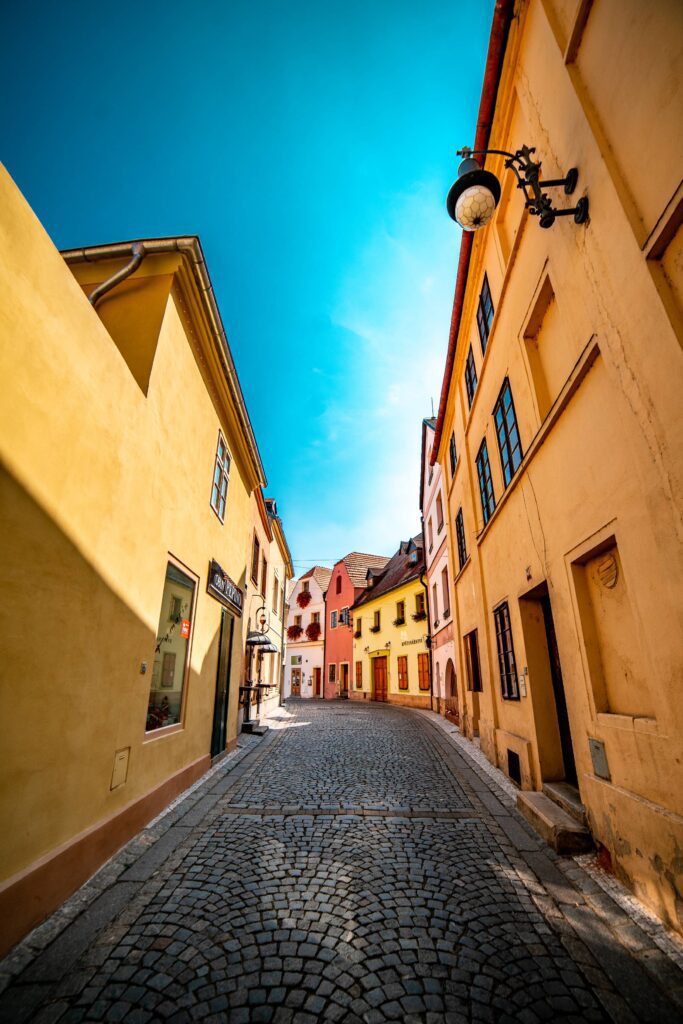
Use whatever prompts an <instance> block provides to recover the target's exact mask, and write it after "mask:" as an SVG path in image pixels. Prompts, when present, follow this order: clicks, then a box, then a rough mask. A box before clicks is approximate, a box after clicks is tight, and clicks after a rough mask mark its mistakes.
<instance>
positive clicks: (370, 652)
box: [349, 536, 431, 708]
mask: <svg viewBox="0 0 683 1024" xmlns="http://www.w3.org/2000/svg"><path fill="white" fill-rule="evenodd" d="M424 568H425V565H424V551H423V548H422V537H421V536H418V537H414V538H413V539H412V540H409V541H406V542H403V541H402V542H401V545H400V547H399V549H398V551H397V552H396V554H395V555H393V556H392V557H391V558H390V559H389V561H388V562H387V564H386V565H385V567H384V568H383V569H368V574H367V580H368V585H367V589H366V590H365V591H364V593H363V594H362V595H361V597H360V598H359V599H358V600H357V601H356V603H355V604H354V606H353V608H352V609H351V612H352V614H353V673H352V678H351V684H350V686H349V697H350V698H351V699H352V700H377V701H384V702H388V703H389V704H406V705H408V706H409V707H424V708H428V707H429V706H430V694H431V672H430V664H429V649H428V646H427V637H428V634H429V621H428V618H427V605H426V600H425V588H424V585H423V583H422V579H421V577H422V575H423V574H424Z"/></svg>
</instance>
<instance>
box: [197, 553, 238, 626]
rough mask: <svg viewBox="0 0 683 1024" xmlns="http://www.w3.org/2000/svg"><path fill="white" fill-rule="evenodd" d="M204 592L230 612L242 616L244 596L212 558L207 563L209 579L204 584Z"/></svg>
mask: <svg viewBox="0 0 683 1024" xmlns="http://www.w3.org/2000/svg"><path fill="white" fill-rule="evenodd" d="M206 592H207V594H211V596H212V597H215V598H216V600H217V601H220V602H221V604H224V605H225V607H226V608H229V609H230V611H232V612H237V614H238V615H241V614H242V608H243V606H244V594H243V593H242V591H241V590H240V588H239V587H238V586H237V584H236V583H234V582H233V581H232V580H231V579H230V577H229V576H228V574H227V572H224V571H223V570H222V569H221V567H220V565H219V564H218V562H217V561H216V560H215V559H213V558H212V559H211V562H210V563H209V578H208V581H207V584H206Z"/></svg>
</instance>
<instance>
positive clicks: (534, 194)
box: [457, 146, 588, 228]
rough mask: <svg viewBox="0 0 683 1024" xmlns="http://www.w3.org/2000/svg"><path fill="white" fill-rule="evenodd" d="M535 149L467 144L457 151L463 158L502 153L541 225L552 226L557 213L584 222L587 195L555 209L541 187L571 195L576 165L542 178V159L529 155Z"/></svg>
mask: <svg viewBox="0 0 683 1024" xmlns="http://www.w3.org/2000/svg"><path fill="white" fill-rule="evenodd" d="M535 152H536V147H535V146H531V147H529V146H522V147H521V148H520V149H518V150H517V151H516V152H515V153H509V152H508V151H507V150H505V149H470V148H469V147H468V146H464V147H463V148H462V149H459V150H458V152H457V155H458V156H462V157H463V158H464V159H468V158H469V157H472V156H485V155H486V154H494V155H496V156H504V157H505V158H506V159H505V167H506V168H507V169H508V170H510V171H512V173H513V174H514V175H515V178H516V179H517V188H521V190H522V192H523V193H524V205H525V207H526V209H527V210H528V211H529V213H530V214H532V216H534V217H538V218H539V223H540V225H541V227H542V228H549V227H552V225H553V224H554V223H555V218H556V217H572V216H573V218H574V223H575V224H585V222H586V221H587V220H588V196H582V197H581V199H579V200H578V202H577V204H576V206H573V207H571V209H569V210H558V209H556V208H555V207H554V206H553V204H552V200H551V198H550V196H548V195H546V193H545V192H544V191H543V189H546V188H563V189H564V193H565V195H567V196H570V195H572V193H573V192H574V189H575V188H576V183H577V181H578V178H579V172H578V169H577V168H576V167H570V169H569V170H568V171H567V173H566V175H565V177H564V178H548V179H547V180H545V181H541V180H540V172H541V166H542V163H541V161H540V160H533V159H532V154H533V153H535Z"/></svg>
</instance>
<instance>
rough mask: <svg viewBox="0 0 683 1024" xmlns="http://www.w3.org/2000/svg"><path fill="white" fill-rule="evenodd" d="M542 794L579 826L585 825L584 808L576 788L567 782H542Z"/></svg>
mask: <svg viewBox="0 0 683 1024" xmlns="http://www.w3.org/2000/svg"><path fill="white" fill-rule="evenodd" d="M543 792H544V793H545V795H546V796H547V797H548V798H549V799H550V800H552V802H553V803H554V804H557V806H558V807H561V808H562V810H563V811H566V812H567V814H569V815H571V817H572V818H573V819H574V821H578V823H579V825H583V826H584V827H585V826H586V825H587V819H586V808H585V807H584V806H583V804H582V803H581V797H580V796H579V791H578V789H577V788H576V786H572V785H571V784H570V783H568V782H544V783H543Z"/></svg>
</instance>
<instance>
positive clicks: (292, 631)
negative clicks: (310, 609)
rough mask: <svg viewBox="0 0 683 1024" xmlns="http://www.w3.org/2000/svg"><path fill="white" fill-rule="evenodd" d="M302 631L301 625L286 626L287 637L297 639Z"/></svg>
mask: <svg viewBox="0 0 683 1024" xmlns="http://www.w3.org/2000/svg"><path fill="white" fill-rule="evenodd" d="M303 631H304V630H303V627H302V626H287V639H288V640H298V639H299V637H300V636H301V635H302V634H303Z"/></svg>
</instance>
